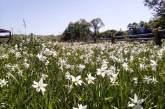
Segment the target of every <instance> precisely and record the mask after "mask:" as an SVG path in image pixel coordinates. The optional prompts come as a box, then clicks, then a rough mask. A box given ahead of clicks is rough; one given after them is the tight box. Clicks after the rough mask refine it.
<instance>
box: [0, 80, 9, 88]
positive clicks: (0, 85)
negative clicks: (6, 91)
mask: <svg viewBox="0 0 165 109" xmlns="http://www.w3.org/2000/svg"><path fill="white" fill-rule="evenodd" d="M7 83H8V81H6V80H5V79H0V87H3V86H6V85H7Z"/></svg>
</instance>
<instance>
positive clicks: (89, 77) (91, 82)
mask: <svg viewBox="0 0 165 109" xmlns="http://www.w3.org/2000/svg"><path fill="white" fill-rule="evenodd" d="M86 80H87V82H88V84H94V82H93V81H94V80H95V78H94V77H93V76H91V74H88V75H87V78H86Z"/></svg>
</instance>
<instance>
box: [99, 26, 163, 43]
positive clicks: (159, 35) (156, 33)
mask: <svg viewBox="0 0 165 109" xmlns="http://www.w3.org/2000/svg"><path fill="white" fill-rule="evenodd" d="M162 39H165V29H164V30H158V29H154V30H153V32H152V33H147V34H138V35H125V36H112V37H111V38H101V40H105V41H111V42H112V43H115V42H116V41H150V40H153V41H154V42H155V44H156V45H159V46H160V45H161V40H162Z"/></svg>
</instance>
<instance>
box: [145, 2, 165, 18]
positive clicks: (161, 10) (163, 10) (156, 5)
mask: <svg viewBox="0 0 165 109" xmlns="http://www.w3.org/2000/svg"><path fill="white" fill-rule="evenodd" d="M144 3H145V5H146V6H148V7H149V8H150V9H153V10H154V11H155V14H156V15H157V16H165V1H164V0H145V1H144Z"/></svg>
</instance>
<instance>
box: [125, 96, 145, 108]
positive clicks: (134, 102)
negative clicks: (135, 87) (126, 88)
mask: <svg viewBox="0 0 165 109" xmlns="http://www.w3.org/2000/svg"><path fill="white" fill-rule="evenodd" d="M129 98H130V97H129ZM143 102H144V99H138V96H137V95H136V94H134V98H130V101H129V102H128V107H132V108H133V109H143V106H142V103H143Z"/></svg>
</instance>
